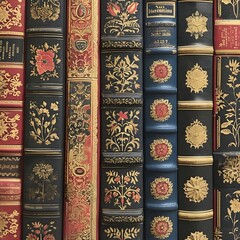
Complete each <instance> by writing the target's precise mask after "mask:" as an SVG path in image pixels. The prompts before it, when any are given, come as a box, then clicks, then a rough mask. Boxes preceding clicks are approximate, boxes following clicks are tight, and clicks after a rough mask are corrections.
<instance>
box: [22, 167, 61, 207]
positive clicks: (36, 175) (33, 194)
mask: <svg viewBox="0 0 240 240" xmlns="http://www.w3.org/2000/svg"><path fill="white" fill-rule="evenodd" d="M28 179H29V181H30V187H28V188H27V189H26V190H27V191H26V192H27V197H28V199H31V200H35V201H38V202H45V201H47V200H48V201H49V200H54V199H56V197H58V196H59V193H58V191H57V185H56V184H54V183H56V181H57V179H58V176H57V175H56V174H55V172H54V169H53V167H52V165H51V164H49V163H44V162H42V163H37V164H35V166H34V167H33V168H32V171H31V173H30V175H29V177H28Z"/></svg>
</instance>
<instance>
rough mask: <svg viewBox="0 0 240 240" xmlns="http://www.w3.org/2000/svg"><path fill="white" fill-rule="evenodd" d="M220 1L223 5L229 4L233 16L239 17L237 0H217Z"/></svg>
mask: <svg viewBox="0 0 240 240" xmlns="http://www.w3.org/2000/svg"><path fill="white" fill-rule="evenodd" d="M219 2H220V3H223V4H224V5H231V6H232V12H233V14H234V16H235V18H236V19H237V18H239V0H236V1H235V0H219ZM228 11H229V10H228Z"/></svg>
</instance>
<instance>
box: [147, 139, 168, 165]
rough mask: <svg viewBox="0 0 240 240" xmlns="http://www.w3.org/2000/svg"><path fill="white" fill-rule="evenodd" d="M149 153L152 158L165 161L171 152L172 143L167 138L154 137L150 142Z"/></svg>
mask: <svg viewBox="0 0 240 240" xmlns="http://www.w3.org/2000/svg"><path fill="white" fill-rule="evenodd" d="M150 154H151V157H152V158H153V159H154V160H158V161H165V160H167V159H168V158H169V157H170V156H171V154H172V144H171V143H170V142H169V141H168V140H167V139H162V138H161V139H155V140H154V141H153V142H152V143H151V144H150Z"/></svg>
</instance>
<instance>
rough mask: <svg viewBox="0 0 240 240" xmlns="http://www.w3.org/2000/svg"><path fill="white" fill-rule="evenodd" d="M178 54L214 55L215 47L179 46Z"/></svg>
mask: <svg viewBox="0 0 240 240" xmlns="http://www.w3.org/2000/svg"><path fill="white" fill-rule="evenodd" d="M178 54H179V56H181V55H182V54H184V55H185V54H191V55H193V54H204V55H205V54H206V55H209V54H211V55H212V54H213V47H212V46H201V47H200V46H196V45H188V46H179V47H178Z"/></svg>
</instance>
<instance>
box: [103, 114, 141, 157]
mask: <svg viewBox="0 0 240 240" xmlns="http://www.w3.org/2000/svg"><path fill="white" fill-rule="evenodd" d="M139 114H140V111H139V110H133V111H126V112H123V111H119V112H118V111H106V120H107V135H108V138H107V139H106V149H111V150H112V151H115V152H132V151H133V150H134V149H139V147H140V139H139V138H138V137H136V134H137V132H138V131H139V128H138V122H139Z"/></svg>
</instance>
